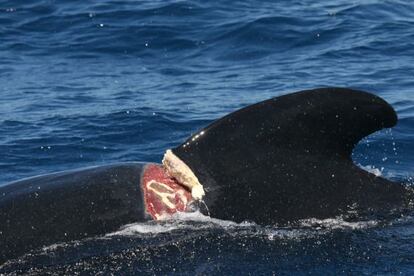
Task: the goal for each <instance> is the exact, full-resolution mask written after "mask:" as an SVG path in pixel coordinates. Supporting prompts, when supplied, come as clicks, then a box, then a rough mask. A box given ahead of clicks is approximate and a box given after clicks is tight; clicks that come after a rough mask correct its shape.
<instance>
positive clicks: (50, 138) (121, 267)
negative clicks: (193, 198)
mask: <svg viewBox="0 0 414 276" xmlns="http://www.w3.org/2000/svg"><path fill="white" fill-rule="evenodd" d="M0 80H1V85H0V185H2V184H4V183H6V182H9V181H12V180H17V179H20V178H24V177H29V176H34V175H39V174H44V173H48V172H55V171H61V170H67V169H73V168H79V167H85V166H91V165H101V164H108V163H114V162H122V161H131V160H133V161H154V162H159V161H160V160H161V157H162V155H163V153H164V151H165V150H166V149H167V148H171V147H173V146H175V145H177V144H179V143H181V142H183V141H184V139H185V138H186V137H188V136H189V135H190V134H191V133H194V132H195V131H196V130H197V129H200V128H202V127H203V126H206V125H207V124H208V123H210V122H212V121H213V120H214V119H217V118H219V117H221V116H223V115H225V114H227V113H229V112H232V111H234V110H236V109H238V108H241V107H244V106H246V105H249V104H252V103H255V102H258V101H260V100H264V99H268V98H271V97H275V96H278V95H283V94H287V93H289V92H294V91H298V90H303V89H309V88H316V87H322V86H342V87H350V88H357V89H362V90H366V91H370V92H373V93H375V94H377V95H379V96H381V97H383V98H384V99H386V100H387V101H388V102H389V103H390V104H391V105H392V106H393V107H394V108H395V109H396V111H397V113H398V116H399V123H398V125H397V126H396V127H395V128H393V129H392V130H388V131H382V132H380V133H377V134H374V135H372V136H370V137H368V138H367V139H365V140H364V141H362V142H361V143H360V144H359V145H358V147H357V148H356V150H355V152H354V155H353V156H354V160H355V162H356V163H359V164H361V165H362V166H371V167H375V168H377V169H378V170H380V171H382V174H383V175H384V176H386V177H389V178H393V179H397V180H403V181H406V182H408V183H410V182H412V180H411V178H412V177H413V176H414V172H413V167H414V139H413V138H414V96H413V89H414V3H413V2H412V1H410V0H395V1H391V0H389V1H387V0H360V1H345V0H336V1H310V0H291V1H285V0H283V1H257V0H256V1H255V0H249V1H165V0H163V1H158V0H152V1H126V0H125V1H111V0H101V1H87V0H83V1H76V0H74V1H68V0H60V1H53V0H48V1H41V0H37V1H32V0H25V1H14V0H13V1H11V0H10V1H4V0H3V1H0ZM123 231H124V232H122V233H121V234H120V235H115V236H112V235H111V236H108V237H107V238H105V239H92V240H84V241H77V242H75V243H69V244H63V245H55V246H53V247H51V248H46V249H44V250H41V251H39V252H35V253H32V254H28V255H27V256H24V257H22V258H20V259H19V260H15V261H12V262H10V263H7V264H5V265H4V266H3V267H0V273H29V274H44V273H51V274H53V273H63V274H75V273H90V274H96V273H103V274H107V273H114V274H119V275H124V274H139V273H149V274H176V273H178V274H200V275H204V274H226V275H242V274H276V275H281V274H322V275H331V274H356V275H360V274H399V273H400V274H405V275H410V274H413V273H414V219H413V218H411V217H410V216H406V217H402V218H400V219H397V220H395V221H392V222H380V221H363V222H355V223H347V222H345V221H343V220H341V218H332V219H328V220H322V221H320V220H309V221H304V222H303V224H302V225H301V227H290V228H289V227H277V226H266V227H264V226H258V225H256V224H254V223H253V222H246V223H244V224H235V223H232V222H226V221H217V220H214V219H209V218H206V217H203V216H202V215H199V216H198V217H195V218H190V219H188V218H187V219H180V220H177V221H173V222H165V223H161V224H154V223H147V224H137V225H132V226H128V227H127V228H126V230H123ZM0 246H1V245H0Z"/></svg>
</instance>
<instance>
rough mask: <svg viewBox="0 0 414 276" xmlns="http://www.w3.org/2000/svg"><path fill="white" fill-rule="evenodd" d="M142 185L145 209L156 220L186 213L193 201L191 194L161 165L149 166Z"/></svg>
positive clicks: (146, 168) (145, 171)
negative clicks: (177, 213) (178, 213)
mask: <svg viewBox="0 0 414 276" xmlns="http://www.w3.org/2000/svg"><path fill="white" fill-rule="evenodd" d="M141 183H142V190H143V192H144V199H145V207H146V209H147V212H148V213H149V214H150V215H151V217H152V218H153V219H155V220H159V219H161V218H162V217H164V216H165V215H172V214H174V213H176V212H185V211H186V209H187V205H188V204H189V203H190V202H191V200H192V197H191V193H190V192H189V191H188V190H186V189H185V188H184V187H183V186H181V185H180V184H179V183H178V182H177V181H176V180H175V179H174V178H172V177H170V176H169V175H168V174H167V172H166V171H165V170H164V168H163V167H162V166H160V165H156V164H149V165H147V166H146V167H145V170H144V173H143V176H142V181H141Z"/></svg>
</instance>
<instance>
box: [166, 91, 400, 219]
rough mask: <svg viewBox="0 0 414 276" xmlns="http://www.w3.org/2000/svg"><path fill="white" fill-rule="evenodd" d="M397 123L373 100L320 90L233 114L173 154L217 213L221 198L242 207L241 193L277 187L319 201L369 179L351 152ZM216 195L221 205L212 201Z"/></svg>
mask: <svg viewBox="0 0 414 276" xmlns="http://www.w3.org/2000/svg"><path fill="white" fill-rule="evenodd" d="M396 123H397V115H396V113H395V111H394V109H393V108H392V107H391V106H390V105H389V104H388V103H386V102H385V101H384V100H383V99H381V98H379V97H377V96H375V95H372V94H369V93H367V92H363V91H357V90H351V89H343V88H321V89H315V90H306V91H301V92H297V93H293V94H288V95H284V96H280V97H276V98H273V99H269V100H266V101H263V102H260V103H257V104H254V105H251V106H248V107H246V108H243V109H240V110H238V111H236V112H233V113H231V114H229V115H227V116H225V117H223V118H221V119H219V120H217V121H215V122H213V123H212V124H211V125H209V126H207V127H206V128H204V129H202V130H201V131H199V132H197V133H196V134H195V135H193V136H192V137H190V138H189V139H188V140H187V141H186V142H185V143H183V144H182V145H180V146H178V147H176V148H174V149H173V152H174V154H176V155H177V156H178V157H179V158H180V159H182V160H183V161H184V162H185V163H186V164H187V165H188V166H189V167H190V168H191V169H192V170H193V171H194V173H195V174H196V175H197V177H198V178H199V179H200V182H201V183H202V184H203V185H204V186H205V187H206V190H207V201H208V199H209V198H208V195H209V192H208V191H209V190H210V192H211V193H210V201H211V204H212V205H217V204H218V205H219V206H220V208H225V205H224V204H225V203H223V202H225V201H226V199H227V197H226V196H227V195H226V194H227V193H236V194H238V193H239V195H238V197H239V198H240V200H242V199H243V197H244V192H245V191H242V190H241V189H246V190H250V195H254V194H255V193H259V192H261V193H266V190H267V191H268V192H269V193H272V192H274V190H273V188H275V187H277V189H278V191H279V192H280V191H283V192H284V193H285V194H289V193H302V192H303V191H307V192H306V193H307V194H308V195H309V196H310V197H311V196H312V195H313V194H314V195H315V196H322V195H323V194H324V191H325V192H326V189H327V188H331V187H335V188H338V187H336V186H340V185H342V184H341V183H342V182H358V183H362V182H366V181H365V180H366V179H365V178H367V177H368V179H371V176H369V175H368V176H366V175H365V174H364V173H361V171H360V170H359V169H357V168H356V167H355V166H354V165H353V163H352V159H351V154H352V150H353V148H354V146H355V145H356V144H357V143H358V141H360V140H361V139H362V138H363V137H365V136H367V135H369V134H371V133H373V132H375V131H378V130H380V129H383V128H388V127H392V126H394V125H395V124H396ZM344 168H346V169H344ZM348 174H350V175H351V176H349V175H348ZM335 177H337V179H333V180H332V181H331V179H330V178H335ZM361 177H362V178H363V179H362V180H361ZM338 178H339V179H338ZM341 178H343V179H341ZM328 180H329V181H330V182H332V185H330V184H328V183H326V182H327V181H328ZM369 181H371V180H369ZM320 182H325V183H320ZM329 185H330V186H329ZM360 185H362V184H360ZM360 185H359V186H357V187H360ZM348 186H349V185H348ZM288 187H289V188H288ZM305 187H306V188H305ZM352 187H353V186H352ZM355 187H356V186H355ZM355 187H354V188H355ZM357 187H356V188H357ZM310 189H312V190H310ZM275 191H276V190H275ZM317 191H319V192H317ZM344 192H345V191H344ZM218 194H219V195H220V197H221V198H222V199H220V200H218V199H217V197H218ZM292 196H293V195H292ZM251 197H252V196H251ZM286 197H287V196H286ZM255 200H260V197H259V196H256V198H255ZM268 200H272V198H271V197H270V196H269V198H268ZM278 200H281V201H283V198H282V199H278ZM313 200H316V199H315V198H313ZM294 201H295V200H294ZM219 202H222V204H220V203H219ZM240 203H241V202H240ZM272 206H273V205H272ZM269 208H274V207H269ZM213 209H214V208H213ZM233 217H237V216H233Z"/></svg>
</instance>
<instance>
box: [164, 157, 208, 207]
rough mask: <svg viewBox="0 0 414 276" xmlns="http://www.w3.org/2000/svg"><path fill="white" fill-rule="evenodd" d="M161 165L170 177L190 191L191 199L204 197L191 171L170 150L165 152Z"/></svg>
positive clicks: (202, 190) (201, 188)
mask: <svg viewBox="0 0 414 276" xmlns="http://www.w3.org/2000/svg"><path fill="white" fill-rule="evenodd" d="M162 164H163V165H164V168H165V169H166V170H167V172H168V173H169V174H170V175H171V176H172V177H174V178H175V179H176V180H177V181H178V182H180V183H181V184H182V185H184V186H185V187H187V188H189V189H190V190H191V196H192V197H193V199H195V200H201V199H202V198H203V196H204V195H205V192H204V188H203V185H201V184H200V182H199V181H198V179H197V176H195V174H194V173H193V171H192V170H191V169H190V168H189V167H188V166H187V165H186V164H185V163H184V162H183V161H182V160H181V159H180V158H178V156H176V155H175V154H174V153H173V152H172V151H171V150H167V151H166V152H165V154H164V158H163V159H162Z"/></svg>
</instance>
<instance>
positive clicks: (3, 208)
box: [0, 88, 412, 263]
mask: <svg viewBox="0 0 414 276" xmlns="http://www.w3.org/2000/svg"><path fill="white" fill-rule="evenodd" d="M396 123H397V115H396V113H395V111H394V109H393V108H392V107H391V106H390V105H389V104H388V103H387V102H385V101H384V100H383V99H381V98H379V97H377V96H375V95H373V94H370V93H367V92H363V91H357V90H351V89H344V88H320V89H314V90H306V91H300V92H296V93H292V94H288V95H284V96H279V97H275V98H272V99H269V100H266V101H263V102H259V103H257V104H254V105H251V106H248V107H245V108H243V109H240V110H238V111H235V112H233V113H231V114H229V115H227V116H225V117H223V118H221V119H218V120H217V121H215V122H213V123H212V124H210V125H209V126H207V127H205V128H204V129H202V130H200V131H198V132H197V133H195V134H194V135H192V136H191V137H190V138H189V139H188V140H187V141H185V142H184V143H183V144H181V145H179V146H177V147H175V148H173V149H169V150H167V151H166V154H165V156H164V159H163V161H162V164H155V163H141V162H129V163H121V164H112V165H107V166H99V167H90V168H84V169H78V170H73V171H65V172H59V173H53V174H48V175H43V176H37V177H33V178H28V179H24V180H20V181H16V182H12V183H9V184H6V185H3V186H2V187H0V244H1V246H0V263H3V262H5V261H7V260H8V259H12V258H16V257H18V256H20V255H22V254H25V253H26V252H29V251H30V250H32V249H38V248H41V247H44V246H48V245H51V244H55V243H57V242H67V241H72V240H78V239H82V238H85V237H93V236H99V235H104V234H106V233H110V232H113V231H116V230H118V229H119V228H120V227H121V226H122V225H125V224H129V223H133V222H141V221H147V220H162V219H166V218H169V217H170V216H171V215H172V214H174V213H177V212H189V211H192V210H194V208H195V207H197V205H198V204H199V202H201V201H202V202H203V203H204V204H202V205H201V206H204V205H205V206H206V207H207V208H208V213H209V215H211V216H212V217H215V218H219V219H226V220H232V221H236V222H241V221H245V220H249V221H254V222H256V223H259V224H265V225H268V224H275V223H276V224H283V223H289V222H294V221H297V220H300V219H305V218H329V217H334V216H337V215H340V214H344V213H346V212H348V211H349V210H353V211H355V210H357V211H358V212H361V213H367V214H370V213H383V212H390V211H395V210H397V211H398V210H402V209H404V208H406V207H407V206H408V204H409V199H410V198H412V196H411V193H410V191H409V190H408V189H407V188H406V187H405V186H404V185H402V184H401V183H394V182H392V181H390V180H387V179H385V178H382V177H378V176H375V175H373V174H371V173H369V172H367V171H365V170H362V169H360V168H359V167H358V166H356V165H355V164H354V163H353V161H352V158H351V153H352V150H353V148H354V146H355V145H356V144H357V143H358V141H360V140H361V139H362V138H363V137H365V136H367V135H369V134H371V133H373V132H375V131H378V130H381V129H383V128H390V127H393V126H394V125H395V124H396Z"/></svg>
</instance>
